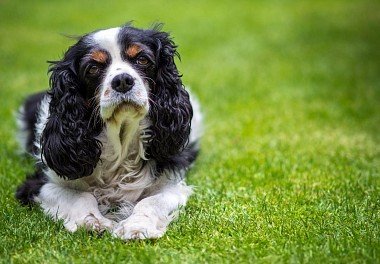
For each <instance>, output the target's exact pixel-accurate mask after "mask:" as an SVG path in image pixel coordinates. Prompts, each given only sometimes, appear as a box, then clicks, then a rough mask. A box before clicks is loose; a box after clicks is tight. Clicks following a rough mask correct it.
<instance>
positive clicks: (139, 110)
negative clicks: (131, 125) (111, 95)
mask: <svg viewBox="0 0 380 264" xmlns="http://www.w3.org/2000/svg"><path fill="white" fill-rule="evenodd" d="M148 111H149V104H148V101H147V100H146V101H142V100H141V101H140V100H121V101H120V100H107V101H103V102H101V104H100V115H101V117H102V119H103V120H104V121H106V122H109V121H111V122H112V121H113V122H115V121H116V122H118V121H121V122H122V121H125V120H127V119H134V120H136V119H142V118H143V117H144V116H145V115H146V114H147V113H148Z"/></svg>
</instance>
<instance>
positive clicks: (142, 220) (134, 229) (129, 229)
mask: <svg viewBox="0 0 380 264" xmlns="http://www.w3.org/2000/svg"><path fill="white" fill-rule="evenodd" d="M164 233H165V227H161V228H160V227H158V226H157V221H156V220H155V219H152V218H149V217H148V216H137V215H132V216H130V217H129V218H127V219H125V220H123V221H121V222H120V223H118V224H117V226H116V227H115V229H114V230H113V235H114V236H115V237H118V238H121V239H124V240H129V239H154V238H160V237H162V236H163V235H164Z"/></svg>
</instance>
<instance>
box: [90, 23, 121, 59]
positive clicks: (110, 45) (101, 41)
mask: <svg viewBox="0 0 380 264" xmlns="http://www.w3.org/2000/svg"><path fill="white" fill-rule="evenodd" d="M119 32H120V28H119V27H117V28H110V29H106V30H101V31H98V32H96V33H95V34H94V36H93V39H94V41H95V42H96V43H97V44H98V45H99V46H100V48H102V49H105V50H106V51H108V52H109V53H110V55H111V57H112V59H114V60H115V59H119V57H120V48H119V44H118V35H119Z"/></svg>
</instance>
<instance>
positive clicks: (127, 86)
mask: <svg viewBox="0 0 380 264" xmlns="http://www.w3.org/2000/svg"><path fill="white" fill-rule="evenodd" d="M134 84H135V80H134V79H133V77H132V76H131V75H129V74H128V73H122V74H119V75H116V76H115V77H114V78H113V80H112V82H111V87H112V89H114V90H115V91H117V92H120V93H126V92H128V91H129V90H131V89H132V87H133V85H134Z"/></svg>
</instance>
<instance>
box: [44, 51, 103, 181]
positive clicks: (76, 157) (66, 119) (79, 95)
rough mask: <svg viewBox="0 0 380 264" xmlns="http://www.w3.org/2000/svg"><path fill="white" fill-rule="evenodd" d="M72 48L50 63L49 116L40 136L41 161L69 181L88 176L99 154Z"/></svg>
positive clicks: (95, 128) (95, 124)
mask: <svg viewBox="0 0 380 264" xmlns="http://www.w3.org/2000/svg"><path fill="white" fill-rule="evenodd" d="M76 45H78V44H76ZM76 45H74V46H72V47H71V48H70V49H69V50H68V51H67V52H66V53H65V56H64V58H63V59H62V60H61V61H56V62H51V66H50V69H49V71H50V72H51V77H50V91H49V92H48V94H49V95H50V105H49V117H48V120H47V123H46V126H45V128H44V130H43V132H42V135H41V149H42V151H41V155H42V160H43V162H44V163H46V165H47V166H48V167H49V168H51V169H53V170H54V171H55V172H56V173H57V174H58V175H59V176H60V177H63V178H65V179H70V180H72V179H77V178H80V177H84V176H88V175H90V174H91V173H92V172H93V170H94V168H95V167H96V164H97V163H98V161H99V158H100V154H101V144H100V142H99V141H98V140H97V139H96V136H97V135H98V134H99V132H100V129H99V126H100V125H99V122H97V121H94V120H91V121H90V119H91V118H92V111H93V109H92V108H91V106H90V105H89V104H88V102H87V101H86V99H85V97H84V96H85V95H84V94H85V93H84V87H81V82H80V78H79V76H78V73H77V72H78V60H79V59H80V54H79V53H78V51H79V50H80V48H79V47H78V46H76Z"/></svg>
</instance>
